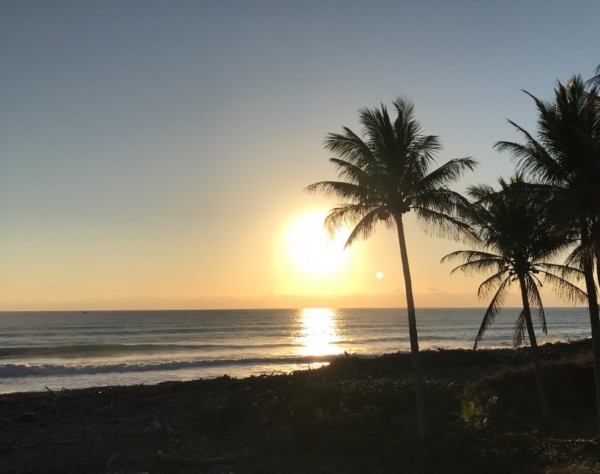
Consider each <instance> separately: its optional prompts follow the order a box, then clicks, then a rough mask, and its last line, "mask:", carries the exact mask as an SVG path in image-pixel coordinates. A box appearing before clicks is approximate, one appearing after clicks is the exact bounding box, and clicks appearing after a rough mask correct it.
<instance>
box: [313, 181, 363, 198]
mask: <svg viewBox="0 0 600 474" xmlns="http://www.w3.org/2000/svg"><path fill="white" fill-rule="evenodd" d="M304 190H305V191H308V192H310V193H316V192H320V193H323V194H324V195H326V196H336V197H339V198H342V199H348V200H351V201H352V202H358V201H365V200H368V199H369V197H370V196H371V194H370V191H369V189H367V188H365V187H364V186H359V185H358V184H354V183H346V182H345V181H320V182H318V183H314V184H311V185H310V186H307V187H306V188H304Z"/></svg>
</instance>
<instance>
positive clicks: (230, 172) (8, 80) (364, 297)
mask: <svg viewBox="0 0 600 474" xmlns="http://www.w3.org/2000/svg"><path fill="white" fill-rule="evenodd" d="M599 17H600V3H599V2H597V0H574V1H572V2H558V1H553V0H531V1H519V2H516V1H509V0H504V1H491V0H490V1H485V2H482V1H480V0H473V1H467V0H457V1H452V2H448V1H441V0H440V1H434V0H428V1H369V2H366V1H353V0H347V1H342V0H337V1H330V0H329V1H328V0H321V1H310V0H308V1H303V2H297V1H281V0H278V1H262V0H256V1H235V0H223V1H183V0H176V1H166V0H165V1H151V0H148V1H132V0H125V1H123V0H119V1H98V2H96V1H79V0H77V1H75V0H73V1H58V0H57V1H53V2H48V1H29V0H22V1H8V0H0V64H2V73H1V74H0V97H1V99H2V106H1V107H0V310H63V309H76V310H80V309H81V310H85V309H149V308H152V309H179V308H250V307H253V308H268V307H315V306H333V307H396V306H398V307H402V306H405V295H404V290H403V288H404V283H403V279H402V271H401V264H400V255H399V250H398V243H397V238H396V235H395V233H394V232H392V231H390V230H389V229H386V228H385V227H381V228H378V229H377V232H376V233H375V235H373V236H372V237H371V238H370V239H369V240H367V241H364V242H359V243H356V244H354V245H353V246H352V247H351V248H350V249H349V250H347V251H345V252H344V253H343V255H342V256H341V257H340V258H339V259H338V260H335V259H334V260H332V261H331V263H327V262H329V260H328V259H329V258H333V257H332V255H331V252H330V251H329V250H326V251H325V253H323V254H316V256H315V254H314V252H313V253H311V252H312V250H311V248H310V247H306V245H309V242H310V241H311V240H312V239H313V238H316V237H315V235H316V234H315V231H314V230H309V228H308V227H307V226H308V224H307V223H309V222H310V223H312V222H314V217H315V216H322V215H323V213H324V212H326V211H327V210H328V209H330V208H331V207H333V206H334V205H335V204H336V202H335V201H334V200H331V199H326V198H325V197H323V196H319V195H311V194H309V193H307V192H305V191H303V190H304V188H305V187H306V186H307V185H309V184H311V183H314V182H316V181H321V180H326V179H334V178H336V174H335V170H334V168H333V167H332V166H331V164H330V163H329V162H328V158H330V157H331V155H330V154H329V153H328V152H327V151H326V150H324V148H323V140H324V137H325V135H326V134H327V133H329V132H339V131H341V128H342V126H348V127H350V128H351V129H353V130H355V131H357V132H359V131H360V126H359V124H358V120H357V112H358V110H359V109H361V108H363V107H365V106H366V107H378V106H380V104H388V105H389V104H390V103H391V101H392V100H394V98H396V97H398V96H403V97H407V98H409V99H410V100H412V101H413V102H414V104H415V115H416V117H417V119H418V120H419V121H420V122H421V124H422V125H423V129H424V132H425V133H427V134H435V135H438V136H439V137H440V139H441V141H442V143H443V145H444V150H443V151H442V152H441V153H440V154H439V163H440V164H441V163H443V162H445V161H447V160H449V159H451V158H456V157H464V156H471V157H473V158H474V159H476V160H477V161H478V162H479V166H478V168H477V170H476V172H475V173H472V174H470V175H468V176H466V177H465V178H464V179H463V180H461V181H460V182H459V183H457V184H456V186H455V188H454V189H456V190H457V191H463V190H464V189H465V187H466V186H468V185H470V184H476V183H489V184H493V183H495V182H496V180H497V179H498V177H500V176H504V177H507V176H510V175H511V174H512V173H513V170H514V166H513V163H512V162H511V160H510V157H509V156H506V155H502V154H499V153H498V152H496V151H495V150H494V149H493V144H494V143H495V142H496V141H499V140H518V139H519V137H518V136H517V135H516V134H515V132H514V130H513V129H512V128H511V127H510V126H509V125H508V123H507V119H508V118H510V119H512V120H514V121H515V122H517V123H519V124H520V125H522V126H524V127H525V128H526V129H528V130H531V131H534V130H535V110H534V107H533V105H532V102H531V99H529V98H528V97H527V96H526V95H525V94H524V93H523V92H522V90H527V91H529V92H531V93H533V94H535V95H536V96H538V97H540V98H551V96H552V91H553V87H554V85H555V84H556V80H561V81H563V82H565V81H567V80H568V79H569V77H570V76H571V75H572V74H574V73H580V74H582V76H583V77H584V78H588V77H590V76H591V75H592V73H593V71H594V68H595V67H596V66H597V65H598V64H599V63H600V55H599V52H598V18H599ZM311 225H313V224H311ZM303 226H304V227H303ZM406 227H407V245H408V251H409V258H410V264H411V270H412V276H413V287H414V292H415V301H416V304H417V306H422V307H446V306H453V307H457V306H458V307H461V306H485V304H486V303H487V302H486V301H479V300H478V299H477V296H476V289H477V286H478V283H479V282H481V281H482V280H483V279H484V276H482V275H480V276H475V277H465V276H462V275H450V270H451V266H449V265H447V264H444V265H441V264H440V263H439V262H440V259H441V257H443V256H444V255H445V254H447V253H449V252H451V251H453V250H457V249H460V248H464V246H462V244H460V243H456V242H452V241H446V240H441V239H438V238H435V237H432V236H429V235H427V234H426V233H424V232H423V229H422V228H420V227H419V225H418V223H417V222H416V221H415V220H414V219H413V218H411V217H409V218H408V219H407V223H406ZM313 228H314V226H313V227H311V228H310V229H313ZM318 230H320V227H319V229H318ZM335 242H336V241H335V240H334V242H333V243H331V244H327V245H329V247H328V249H331V248H332V247H333V244H334V243H335ZM303 246H304V247H303ZM336 258H337V257H336ZM311 259H316V260H317V263H318V264H316V263H315V262H313V264H311V263H310V262H311ZM378 272H380V273H379V275H378ZM544 298H545V301H546V305H547V306H556V305H562V304H565V303H562V302H560V301H559V300H557V299H556V298H555V297H554V296H553V295H552V294H547V295H546V294H544ZM508 303H509V304H511V303H514V304H515V305H518V300H517V299H511V300H510V301H509V302H508Z"/></svg>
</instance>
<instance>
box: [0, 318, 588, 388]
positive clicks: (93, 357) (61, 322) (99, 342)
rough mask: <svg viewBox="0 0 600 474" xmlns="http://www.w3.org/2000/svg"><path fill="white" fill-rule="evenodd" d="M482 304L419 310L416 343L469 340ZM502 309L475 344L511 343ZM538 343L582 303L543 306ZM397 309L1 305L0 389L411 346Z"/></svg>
mask: <svg viewBox="0 0 600 474" xmlns="http://www.w3.org/2000/svg"><path fill="white" fill-rule="evenodd" d="M483 313H484V310H483V309H481V308H479V309H478V308H445V309H443V308H436V309H417V328H418V332H419V342H420V347H421V349H436V348H445V349H451V348H472V346H473V341H474V339H475V335H476V334H477V331H478V329H479V325H480V323H481V318H482V316H483ZM518 313H519V310H518V309H510V308H509V309H505V310H503V311H502V312H501V313H500V314H499V315H498V316H497V318H496V321H495V323H494V325H493V326H492V327H491V328H489V329H488V331H487V332H486V334H485V336H484V339H483V341H482V343H481V344H480V347H481V348H492V347H512V332H513V324H514V321H515V319H516V317H517V315H518ZM546 319H547V324H548V336H543V334H542V332H541V328H540V327H539V324H538V325H537V327H536V329H537V335H538V339H539V342H540V343H543V342H553V341H568V340H577V339H581V338H586V337H589V336H590V329H589V318H588V315H587V310H586V309H584V308H548V309H547V310H546ZM406 320H407V318H406V310H405V309H329V308H308V309H268V310H201V311H90V312H0V393H9V392H21V391H43V390H46V388H47V389H50V390H60V389H62V388H68V389H72V388H82V387H93V386H103V385H133V384H153V383H158V382H162V381H167V380H192V379H198V378H212V377H218V376H221V375H225V374H227V375H229V376H231V377H246V376H250V375H261V374H276V373H285V372H291V371H294V370H300V369H308V368H317V367H320V366H322V365H324V364H327V363H328V362H329V361H331V359H332V358H333V357H337V356H339V355H340V354H344V353H348V354H352V355H359V356H364V357H372V356H377V355H380V354H385V353H392V352H398V351H408V350H409V339H408V327H407V321H406Z"/></svg>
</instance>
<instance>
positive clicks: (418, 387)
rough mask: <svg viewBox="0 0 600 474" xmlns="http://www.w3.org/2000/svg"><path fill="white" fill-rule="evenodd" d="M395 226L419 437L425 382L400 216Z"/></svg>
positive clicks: (424, 422) (422, 431) (422, 425)
mask: <svg viewBox="0 0 600 474" xmlns="http://www.w3.org/2000/svg"><path fill="white" fill-rule="evenodd" d="M395 220H396V228H397V229H398V242H399V243H400V256H401V258H402V272H403V273H404V286H405V288H406V310H407V312H408V334H409V337H410V352H411V356H412V357H411V358H412V366H413V377H414V379H415V395H416V400H417V426H418V435H419V438H420V439H423V438H425V435H426V433H427V417H426V411H425V383H424V381H423V374H422V372H421V363H420V361H419V338H418V336H417V318H416V315H415V302H414V299H413V293H412V281H411V278H410V266H409V265H408V253H407V251H406V239H405V237H404V225H403V223H402V216H401V215H399V216H395Z"/></svg>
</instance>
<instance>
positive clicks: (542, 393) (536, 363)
mask: <svg viewBox="0 0 600 474" xmlns="http://www.w3.org/2000/svg"><path fill="white" fill-rule="evenodd" d="M519 284H520V286H521V299H522V300H523V312H524V315H525V325H526V326H527V335H528V336H529V343H530V345H531V358H532V359H533V368H534V371H535V384H536V386H537V393H538V402H539V404H540V412H541V414H542V418H548V415H549V414H550V412H549V410H548V399H547V397H546V389H545V387H544V371H543V369H542V361H541V359H540V352H539V350H538V345H537V340H536V337H535V331H534V330H533V322H532V321H531V308H530V307H529V298H528V296H527V284H526V282H525V277H524V276H523V275H519Z"/></svg>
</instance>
